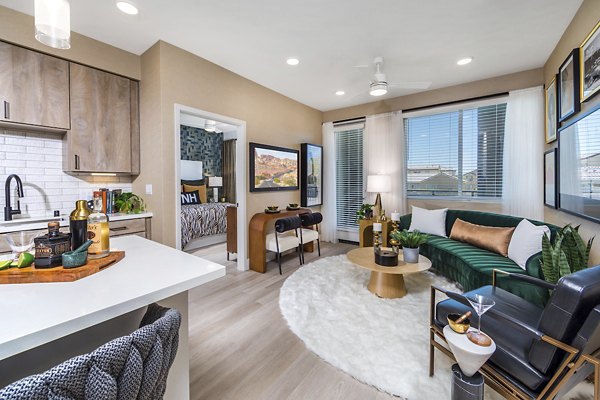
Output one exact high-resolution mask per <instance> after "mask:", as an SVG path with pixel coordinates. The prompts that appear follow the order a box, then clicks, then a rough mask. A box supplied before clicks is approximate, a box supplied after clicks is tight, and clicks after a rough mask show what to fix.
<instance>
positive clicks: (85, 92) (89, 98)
mask: <svg viewBox="0 0 600 400" xmlns="http://www.w3.org/2000/svg"><path fill="white" fill-rule="evenodd" d="M70 78H71V87H70V96H71V130H70V131H68V132H67V134H66V135H65V144H66V146H65V151H64V154H63V157H64V165H63V167H64V169H65V171H67V172H112V173H122V174H139V111H138V108H139V106H138V104H139V103H138V92H139V90H138V83H137V82H134V81H132V80H130V79H128V78H124V77H122V76H118V75H114V74H111V73H108V72H104V71H100V70H97V69H94V68H90V67H87V66H83V65H79V64H74V63H71V68H70Z"/></svg>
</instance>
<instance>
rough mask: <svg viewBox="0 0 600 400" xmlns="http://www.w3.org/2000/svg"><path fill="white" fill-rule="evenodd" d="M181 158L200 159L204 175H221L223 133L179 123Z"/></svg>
mask: <svg viewBox="0 0 600 400" xmlns="http://www.w3.org/2000/svg"><path fill="white" fill-rule="evenodd" d="M181 159H182V160H192V161H202V169H203V170H204V175H205V176H223V133H222V132H220V133H216V132H208V131H205V130H204V129H201V128H194V127H191V126H185V125H181Z"/></svg>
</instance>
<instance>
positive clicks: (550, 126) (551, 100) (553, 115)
mask: <svg viewBox="0 0 600 400" xmlns="http://www.w3.org/2000/svg"><path fill="white" fill-rule="evenodd" d="M556 94H557V92H556V77H555V78H554V79H552V82H550V84H549V85H548V87H547V88H546V143H551V142H554V141H555V140H556V128H557V124H558V118H557V112H556V106H557V99H556Z"/></svg>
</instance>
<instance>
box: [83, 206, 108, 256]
mask: <svg viewBox="0 0 600 400" xmlns="http://www.w3.org/2000/svg"><path fill="white" fill-rule="evenodd" d="M108 234H109V229H108V216H107V215H106V214H105V213H103V212H102V196H97V197H94V212H93V213H91V214H90V215H89V217H88V220H87V237H88V239H91V240H92V245H91V246H90V247H89V248H88V258H90V259H95V258H102V257H106V256H107V255H108V253H109V252H110V246H109V239H108Z"/></svg>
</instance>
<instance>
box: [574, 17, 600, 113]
mask: <svg viewBox="0 0 600 400" xmlns="http://www.w3.org/2000/svg"><path fill="white" fill-rule="evenodd" d="M598 27H600V23H598V25H596V27H595V28H594V29H593V30H592V32H591V33H590V34H589V35H588V37H587V38H586V39H585V40H584V41H583V43H582V44H581V46H580V47H579V59H580V63H579V65H580V68H579V69H580V75H581V101H582V102H583V101H586V100H589V99H590V98H591V97H592V96H593V95H595V94H596V93H597V92H598V90H599V89H600V30H599V29H598Z"/></svg>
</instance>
